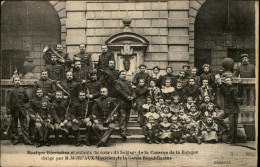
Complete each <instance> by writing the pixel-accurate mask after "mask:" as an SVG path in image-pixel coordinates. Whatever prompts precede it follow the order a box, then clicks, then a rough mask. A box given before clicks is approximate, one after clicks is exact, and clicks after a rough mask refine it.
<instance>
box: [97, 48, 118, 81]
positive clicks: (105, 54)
mask: <svg viewBox="0 0 260 167" xmlns="http://www.w3.org/2000/svg"><path fill="white" fill-rule="evenodd" d="M101 51H102V53H101V55H99V59H98V64H97V75H98V78H100V76H101V74H102V71H101V70H103V71H106V70H107V69H108V68H109V67H108V63H109V61H110V60H113V61H114V62H115V57H114V55H113V53H112V52H110V51H108V49H107V46H106V45H102V46H101Z"/></svg>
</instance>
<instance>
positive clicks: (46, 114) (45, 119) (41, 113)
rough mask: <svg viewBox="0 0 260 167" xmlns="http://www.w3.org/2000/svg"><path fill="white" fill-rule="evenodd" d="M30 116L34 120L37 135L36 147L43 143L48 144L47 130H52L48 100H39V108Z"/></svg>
mask: <svg viewBox="0 0 260 167" xmlns="http://www.w3.org/2000/svg"><path fill="white" fill-rule="evenodd" d="M33 115H34V116H33V117H32V118H33V119H34V122H35V128H36V133H37V135H38V143H37V145H36V147H41V146H43V145H45V146H50V145H51V144H50V142H49V131H50V130H54V126H53V124H52V118H51V113H50V109H49V107H48V101H47V100H46V99H44V100H42V101H41V108H40V109H39V110H37V111H36V112H35V113H34V114H33Z"/></svg>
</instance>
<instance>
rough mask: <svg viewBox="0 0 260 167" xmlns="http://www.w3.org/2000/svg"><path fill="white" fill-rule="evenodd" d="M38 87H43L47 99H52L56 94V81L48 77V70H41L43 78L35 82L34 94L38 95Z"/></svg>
mask: <svg viewBox="0 0 260 167" xmlns="http://www.w3.org/2000/svg"><path fill="white" fill-rule="evenodd" d="M38 88H42V90H43V96H44V97H45V98H47V99H49V100H50V99H51V98H52V97H54V96H55V92H56V87H55V81H53V80H51V79H50V78H49V77H48V71H46V70H43V71H42V72H41V78H40V80H39V81H37V82H35V84H34V87H33V91H32V92H33V95H36V91H37V89H38Z"/></svg>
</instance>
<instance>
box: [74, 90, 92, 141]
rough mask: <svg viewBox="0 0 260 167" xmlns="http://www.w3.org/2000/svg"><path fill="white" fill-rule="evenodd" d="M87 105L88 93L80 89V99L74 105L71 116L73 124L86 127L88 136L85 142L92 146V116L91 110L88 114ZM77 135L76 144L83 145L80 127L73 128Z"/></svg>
mask: <svg viewBox="0 0 260 167" xmlns="http://www.w3.org/2000/svg"><path fill="white" fill-rule="evenodd" d="M86 107H87V100H86V93H85V92H84V91H80V92H79V95H78V101H77V102H76V103H75V104H74V105H73V107H72V108H71V110H70V116H71V121H72V125H73V124H77V125H78V127H86V137H85V144H86V145H87V146H90V145H91V144H90V140H89V137H90V130H91V127H92V121H91V119H92V117H91V115H92V114H91V113H90V111H89V112H88V113H87V116H86V117H85V114H86ZM72 130H73V131H74V132H75V135H76V143H75V146H80V145H81V138H80V131H79V129H73V128H72Z"/></svg>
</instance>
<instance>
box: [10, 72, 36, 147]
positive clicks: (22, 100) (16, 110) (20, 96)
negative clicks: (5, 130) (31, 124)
mask: <svg viewBox="0 0 260 167" xmlns="http://www.w3.org/2000/svg"><path fill="white" fill-rule="evenodd" d="M13 83H14V87H12V88H11V89H10V91H8V94H7V99H6V105H7V108H8V109H10V112H11V116H12V122H11V123H12V130H11V137H12V139H11V141H12V143H13V145H16V144H18V143H19V134H18V119H19V121H20V124H21V129H22V134H23V139H24V141H23V142H24V144H26V145H33V144H32V142H31V141H30V139H29V135H28V128H27V118H26V116H27V111H26V108H25V105H26V103H28V102H29V100H30V99H29V95H28V94H27V92H26V89H25V88H24V87H21V86H20V85H21V81H20V78H19V77H18V76H15V77H14V78H13Z"/></svg>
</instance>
